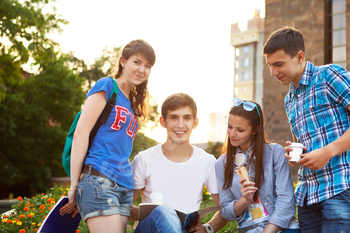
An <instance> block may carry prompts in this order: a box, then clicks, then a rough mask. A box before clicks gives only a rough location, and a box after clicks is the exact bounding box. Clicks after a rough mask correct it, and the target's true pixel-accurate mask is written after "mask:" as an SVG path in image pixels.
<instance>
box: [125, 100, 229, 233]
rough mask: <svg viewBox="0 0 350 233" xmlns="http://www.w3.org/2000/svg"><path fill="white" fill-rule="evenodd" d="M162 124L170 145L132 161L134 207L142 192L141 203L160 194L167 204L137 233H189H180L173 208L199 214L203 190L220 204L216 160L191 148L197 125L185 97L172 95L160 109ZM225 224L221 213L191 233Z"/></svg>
mask: <svg viewBox="0 0 350 233" xmlns="http://www.w3.org/2000/svg"><path fill="white" fill-rule="evenodd" d="M160 123H161V125H162V127H163V128H165V129H166V130H167V140H166V142H165V143H164V144H161V145H157V146H154V147H152V148H149V149H148V150H145V151H143V152H140V153H139V154H138V155H136V156H135V158H134V161H133V162H132V167H133V179H134V185H135V190H134V202H135V200H136V199H137V197H138V196H139V194H140V193H141V192H142V202H143V203H147V202H148V203H149V202H150V194H151V193H153V192H156V193H162V194H163V203H164V204H165V205H162V206H159V207H157V208H156V209H155V210H153V212H152V213H151V214H149V215H148V216H147V217H146V218H145V219H143V220H142V221H141V222H140V223H139V224H138V226H137V227H136V229H135V231H134V232H135V233H138V232H142V233H148V232H152V233H155V232H166V233H171V232H179V233H182V232H186V231H183V230H182V226H181V223H180V220H179V218H178V217H177V215H176V212H175V210H174V209H178V210H181V211H184V212H192V211H196V210H198V209H199V208H200V203H201V201H202V190H203V187H204V185H206V187H207V189H208V191H209V192H210V193H211V195H212V197H213V200H214V202H215V203H216V204H217V205H219V194H218V186H217V182H216V175H215V162H216V159H215V157H214V156H213V155H210V154H208V153H206V152H205V151H204V150H202V149H200V148H198V147H195V146H192V145H190V143H189V140H190V136H191V133H192V130H193V129H195V128H196V127H197V125H198V118H197V106H196V103H195V101H194V100H193V99H192V97H190V96H189V95H187V94H183V93H176V94H172V95H170V96H169V97H168V98H167V99H166V100H165V101H164V103H163V105H162V116H161V117H160ZM138 210H139V209H138V208H137V207H133V209H132V210H131V217H130V218H129V220H131V221H136V220H138ZM226 223H227V221H226V220H224V219H223V218H222V217H221V214H220V213H219V212H217V213H216V214H215V215H214V217H213V218H212V219H211V220H210V221H209V222H208V223H207V224H204V225H203V226H202V224H201V222H200V219H198V221H197V225H195V226H193V227H192V228H190V229H189V230H188V232H196V233H200V232H204V233H205V232H210V233H211V232H214V231H217V230H219V229H221V228H222V227H223V226H224V225H226Z"/></svg>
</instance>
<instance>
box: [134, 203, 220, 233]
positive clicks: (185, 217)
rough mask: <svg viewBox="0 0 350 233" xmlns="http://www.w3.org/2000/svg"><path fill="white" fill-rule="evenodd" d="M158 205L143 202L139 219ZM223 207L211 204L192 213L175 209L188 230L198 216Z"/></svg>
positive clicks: (183, 227) (183, 226)
mask: <svg viewBox="0 0 350 233" xmlns="http://www.w3.org/2000/svg"><path fill="white" fill-rule="evenodd" d="M157 206H159V205H158V204H153V203H141V204H140V205H139V208H140V210H139V221H141V220H143V219H144V218H146V217H147V216H148V215H149V214H150V213H151V212H152V211H153V210H154V209H155V208H156V207H157ZM220 209H221V206H220V205H215V206H210V207H206V208H203V209H200V210H197V211H194V212H191V213H186V212H183V211H180V210H177V209H175V211H176V213H177V215H178V216H179V219H180V221H181V224H182V229H185V230H188V229H189V228H191V226H192V224H194V222H195V220H196V218H197V217H198V216H201V217H203V216H205V215H207V214H210V213H212V212H215V211H218V210H220Z"/></svg>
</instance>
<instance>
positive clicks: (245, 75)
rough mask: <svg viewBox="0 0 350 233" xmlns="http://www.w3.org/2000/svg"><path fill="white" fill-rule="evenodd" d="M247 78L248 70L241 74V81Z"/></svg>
mask: <svg viewBox="0 0 350 233" xmlns="http://www.w3.org/2000/svg"><path fill="white" fill-rule="evenodd" d="M246 80H248V72H243V74H242V81H246Z"/></svg>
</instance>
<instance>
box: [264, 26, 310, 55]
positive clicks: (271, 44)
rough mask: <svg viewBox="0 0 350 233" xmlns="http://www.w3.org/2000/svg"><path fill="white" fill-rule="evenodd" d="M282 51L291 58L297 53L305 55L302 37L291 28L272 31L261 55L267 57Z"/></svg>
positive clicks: (300, 33) (299, 32)
mask: <svg viewBox="0 0 350 233" xmlns="http://www.w3.org/2000/svg"><path fill="white" fill-rule="evenodd" d="M278 50H283V51H284V52H285V53H286V54H288V55H289V56H290V57H291V58H293V57H294V56H295V55H297V53H298V52H299V51H302V52H304V53H305V44H304V35H303V33H302V32H301V31H299V30H297V29H295V28H293V27H288V26H286V27H284V28H280V29H278V30H276V31H274V32H273V33H272V34H271V35H270V37H269V38H268V39H267V41H266V43H265V45H264V48H263V54H264V55H268V54H272V53H275V52H277V51H278Z"/></svg>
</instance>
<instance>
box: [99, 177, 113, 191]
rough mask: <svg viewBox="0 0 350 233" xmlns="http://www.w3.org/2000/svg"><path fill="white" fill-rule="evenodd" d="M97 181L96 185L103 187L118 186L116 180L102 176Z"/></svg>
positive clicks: (111, 187)
mask: <svg viewBox="0 0 350 233" xmlns="http://www.w3.org/2000/svg"><path fill="white" fill-rule="evenodd" d="M96 183H97V184H96V186H97V187H98V188H101V189H115V188H116V186H117V183H115V182H114V181H112V180H110V179H107V178H102V177H98V178H97V179H96Z"/></svg>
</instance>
